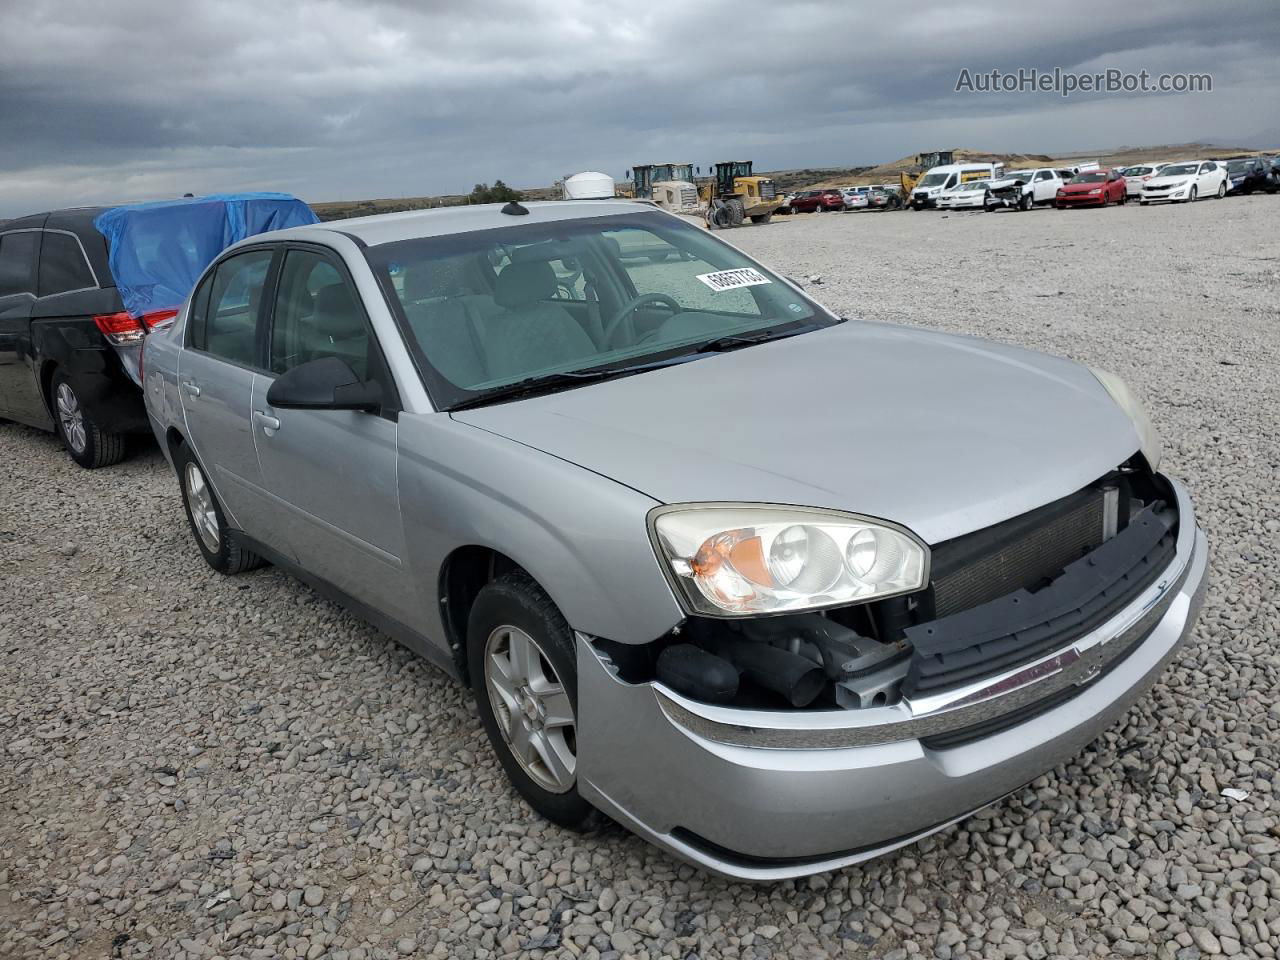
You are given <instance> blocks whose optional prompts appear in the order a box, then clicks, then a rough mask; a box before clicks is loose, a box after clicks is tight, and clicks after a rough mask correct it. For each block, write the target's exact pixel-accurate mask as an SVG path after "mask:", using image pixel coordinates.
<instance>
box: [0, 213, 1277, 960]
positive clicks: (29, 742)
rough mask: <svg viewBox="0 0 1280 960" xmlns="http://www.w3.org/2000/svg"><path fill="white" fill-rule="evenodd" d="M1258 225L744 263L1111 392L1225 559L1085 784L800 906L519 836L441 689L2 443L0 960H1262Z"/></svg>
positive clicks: (1096, 228)
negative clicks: (1200, 606) (1095, 371)
mask: <svg viewBox="0 0 1280 960" xmlns="http://www.w3.org/2000/svg"><path fill="white" fill-rule="evenodd" d="M1278 213H1280V197H1253V198H1245V199H1241V200H1231V201H1222V202H1217V201H1205V202H1201V203H1199V204H1196V205H1195V206H1191V207H1187V206H1182V207H1175V208H1158V209H1138V208H1137V207H1136V206H1135V207H1125V208H1118V209H1115V208H1113V209H1108V210H1102V211H1069V212H1061V213H1060V212H1056V211H1043V212H1040V211H1037V212H1034V213H1030V214H1015V213H1002V214H974V215H965V214H953V215H949V216H943V215H941V214H936V213H892V214H878V213H869V214H845V215H838V214H823V215H817V216H807V217H800V216H797V217H793V218H790V219H782V218H779V220H777V221H776V222H775V223H774V224H772V225H770V226H768V227H755V228H746V229H742V230H738V231H736V232H734V233H732V234H730V235H729V237H730V238H731V239H732V240H734V241H735V242H738V243H740V244H741V245H742V246H743V247H744V248H746V249H747V250H749V251H751V252H753V253H756V254H759V255H761V256H762V257H764V258H765V259H766V260H767V261H771V262H774V263H776V264H779V265H780V266H781V267H782V268H783V269H784V270H785V271H786V272H788V273H789V274H791V275H792V276H807V275H813V274H819V275H821V276H822V278H823V282H822V284H821V286H814V288H813V289H814V292H815V293H817V294H818V295H819V296H820V297H821V298H822V299H823V300H824V301H826V302H827V303H829V304H830V305H831V306H833V307H836V308H838V309H840V310H842V311H846V312H848V313H851V314H855V315H862V316H865V317H868V318H874V319H882V320H891V321H898V322H904V323H918V324H925V325H929V326H937V327H943V328H945V329H948V330H955V331H961V332H967V333H975V334H981V335H984V336H989V337H994V338H997V339H1002V340H1008V341H1013V342H1017V343H1022V344H1026V345H1029V346H1032V347H1038V348H1042V349H1044V350H1048V351H1052V352H1055V353H1062V354H1068V355H1070V356H1073V357H1076V358H1078V359H1080V360H1084V361H1087V362H1090V363H1094V364H1098V365H1102V366H1105V367H1107V368H1109V369H1111V370H1114V371H1116V372H1118V373H1120V374H1122V375H1123V376H1125V377H1126V378H1128V379H1129V381H1130V382H1131V383H1132V384H1133V385H1134V386H1135V387H1136V388H1137V390H1138V391H1139V392H1140V393H1141V394H1143V395H1144V396H1145V397H1146V398H1147V400H1148V401H1149V404H1150V406H1151V408H1152V412H1153V417H1154V419H1155V421H1156V422H1157V424H1158V426H1159V427H1160V428H1161V430H1162V432H1163V434H1164V436H1165V438H1166V448H1167V464H1168V469H1169V470H1170V471H1171V472H1173V473H1174V474H1176V475H1178V476H1180V477H1183V478H1185V479H1186V480H1187V481H1188V482H1189V484H1190V486H1191V488H1192V491H1193V494H1194V496H1195V498H1196V502H1197V505H1198V508H1199V512H1200V518H1201V522H1202V523H1203V524H1204V526H1205V528H1206V529H1207V531H1208V533H1209V537H1210V542H1211V545H1212V549H1213V560H1212V571H1213V575H1212V576H1213V582H1212V586H1211V588H1210V592H1209V597H1208V601H1207V603H1206V605H1205V609H1204V613H1203V616H1202V618H1201V621H1200V626H1199V629H1198V630H1197V632H1196V634H1195V637H1194V640H1193V641H1192V643H1191V644H1190V646H1189V649H1188V650H1187V652H1186V653H1185V654H1184V655H1183V656H1182V658H1181V659H1180V660H1179V661H1178V662H1177V663H1176V664H1175V665H1174V666H1173V667H1172V668H1171V669H1170V670H1169V672H1168V674H1167V676H1166V677H1165V678H1164V681H1163V682H1162V683H1161V684H1159V685H1158V686H1157V687H1156V689H1155V691H1154V692H1153V693H1152V695H1151V696H1149V697H1148V698H1146V699H1145V700H1144V701H1143V702H1142V703H1141V704H1140V705H1139V706H1137V707H1135V708H1134V709H1133V710H1132V711H1131V712H1130V713H1129V715H1128V716H1127V717H1126V718H1125V719H1124V721H1123V722H1121V723H1120V724H1118V725H1117V726H1116V727H1115V728H1114V729H1113V730H1111V731H1110V732H1109V733H1107V735H1106V736H1104V737H1102V738H1101V739H1099V740H1098V741H1096V742H1095V743H1093V744H1092V745H1091V746H1090V747H1089V748H1088V749H1087V750H1086V751H1085V752H1084V753H1083V754H1082V755H1081V756H1080V757H1079V758H1078V759H1077V760H1076V761H1075V762H1074V763H1072V764H1070V765H1068V766H1066V767H1063V768H1059V769H1057V770H1055V771H1053V772H1052V773H1050V774H1049V775H1047V776H1045V777H1042V778H1041V779H1039V780H1037V781H1036V782H1035V783H1033V784H1031V785H1030V786H1029V787H1027V788H1025V789H1023V790H1021V791H1019V792H1018V793H1017V794H1015V795H1014V796H1012V797H1010V798H1008V799H1007V800H1005V801H1003V802H1001V803H998V804H996V805H995V806H993V807H991V808H990V809H988V810H987V811H985V812H983V813H981V814H979V815H978V816H975V817H973V818H971V819H970V820H968V821H967V822H965V823H964V824H962V825H960V826H958V827H956V828H953V829H950V830H947V831H945V832H944V833H942V834H940V835H938V836H935V837H933V838H930V839H928V840H925V841H922V842H921V843H918V844H916V845H914V846H911V847H909V848H907V849H905V850H903V851H900V852H898V853H896V854H894V855H891V856H887V857H884V858H882V859H880V860H877V861H874V862H872V863H870V864H866V865H864V866H862V867H859V868H855V869H848V870H843V871H840V872H837V873H834V874H829V875H826V876H820V877H816V878H811V879H808V880H804V881H800V882H796V883H782V884H777V885H772V886H752V885H748V884H733V883H727V882H724V881H721V880H717V879H713V878H709V877H707V876H705V875H702V874H700V873H698V872H696V871H694V870H693V869H691V868H689V867H687V866H685V865H683V864H681V863H678V862H675V861H673V860H671V859H669V858H668V857H666V856H665V855H663V854H661V853H659V852H657V851H656V850H654V849H652V848H650V847H648V846H646V845H645V844H643V843H642V842H640V841H639V840H637V839H634V838H633V837H631V836H630V835H628V834H626V833H624V832H623V831H622V830H620V829H618V828H616V827H608V828H605V829H604V830H602V831H601V832H600V833H597V834H595V835H592V836H577V835H573V834H570V833H566V832H564V831H561V830H559V829H557V828H553V827H550V826H548V825H546V824H544V823H542V822H540V821H538V820H536V819H533V818H532V817H531V816H530V814H529V813H528V811H527V810H526V808H525V807H524V806H522V805H521V803H519V802H518V801H517V800H516V799H515V798H514V796H513V794H512V793H511V791H510V790H509V789H508V787H507V785H506V783H505V781H504V779H503V777H502V774H501V772H500V770H499V768H498V765H497V763H496V762H495V760H494V758H493V756H492V754H491V753H490V751H489V749H488V746H487V745H486V743H485V741H484V737H483V733H482V731H481V728H480V724H479V722H478V721H477V719H476V715H475V711H474V710H473V709H472V706H471V703H470V700H469V698H468V696H467V695H466V694H465V693H464V692H463V691H462V690H461V689H459V688H458V687H456V686H454V685H453V684H451V683H450V682H449V681H447V680H445V679H444V678H443V677H442V676H441V675H440V674H438V673H436V672H435V671H434V670H433V669H432V668H430V667H428V666H426V665H425V664H423V663H420V662H418V661H416V660H415V659H414V658H412V657H411V656H410V655H409V654H408V653H406V652H405V651H403V650H402V649H400V648H398V647H397V646H396V645H395V644H394V643H392V642H391V641H389V640H387V639H385V638H384V637H382V636H380V635H379V634H377V633H376V632H374V631H373V630H372V629H370V628H368V627H366V626H364V625H362V624H361V623H359V622H357V621H356V620H354V619H352V618H351V617H350V616H348V615H346V614H344V613H343V612H342V611H340V610H339V609H337V608H336V607H334V606H332V605H330V604H329V603H327V602H324V601H322V600H320V599H318V598H317V597H316V596H314V595H313V594H312V593H311V592H310V591H308V590H307V589H306V588H304V587H302V586H300V585H299V584H298V583H296V582H295V581H293V580H291V579H289V578H288V577H286V576H283V575H282V574H280V573H278V572H276V571H274V570H271V569H266V570H262V571H259V572H256V573H253V574H250V575H246V576H243V577H238V578H229V579H226V578H222V577H219V576H217V575H216V574H214V573H212V572H210V571H209V570H208V569H206V567H205V565H204V563H203V562H202V561H201V559H200V556H199V554H198V552H197V551H196V549H195V547H194V545H193V544H192V542H191V540H190V536H189V534H188V531H187V528H186V524H185V521H184V518H183V515H182V511H181V507H180V504H179V501H178V496H177V487H176V483H175V480H174V478H173V476H172V475H171V473H170V472H169V471H168V469H167V468H166V467H165V465H164V462H163V460H162V458H161V457H160V455H159V453H158V452H156V451H155V450H154V448H149V447H143V448H142V449H140V450H139V451H138V452H137V453H136V454H135V455H134V456H133V457H132V458H131V459H130V460H129V461H128V462H126V463H125V464H123V465H121V466H120V467H118V468H114V469H108V470H103V471H99V472H96V473H87V472H85V471H82V470H80V469H79V468H78V467H75V466H74V465H72V464H71V463H70V461H69V460H68V459H67V458H66V457H65V456H64V455H63V454H62V452H61V450H60V448H59V447H58V445H57V444H56V442H55V441H54V440H53V438H52V437H49V436H46V435H43V434H39V433H37V432H34V431H31V430H27V429H25V428H20V427H15V426H12V425H4V426H0V587H2V590H0V665H2V670H3V673H2V677H3V681H4V683H3V687H0V955H3V956H13V957H42V958H56V957H120V958H130V957H144V956H151V957H165V958H168V957H181V956H187V957H214V956H221V957H253V958H274V957H286V958H293V957H309V958H316V957H331V958H334V960H341V958H348V960H356V958H361V957H365V958H373V957H395V956H434V957H446V956H449V957H472V956H474V957H492V956H516V955H525V954H528V955H531V956H534V957H538V956H563V957H571V956H572V957H577V956H582V957H589V958H594V957H617V956H636V957H660V956H662V957H672V958H688V957H701V958H711V957H743V958H764V957H818V956H827V955H839V956H849V957H885V958H902V957H905V956H917V955H918V956H926V957H928V956H934V957H941V958H946V957H975V958H976V957H989V958H996V960H999V958H1002V957H1020V956H1027V957H1046V956H1081V955H1093V956H1156V957H1163V958H1170V957H1176V958H1195V957H1210V956H1218V955H1223V956H1231V957H1234V956H1241V957H1273V956H1275V955H1276V953H1277V948H1278V945H1280V876H1278V875H1277V872H1276V867H1277V852H1278V851H1280V839H1278V837H1280V826H1278V817H1277V810H1278V807H1280V804H1278V803H1277V797H1276V779H1275V778H1276V763H1277V742H1278V741H1280V736H1278V735H1277V734H1278V730H1280V706H1278V705H1277V704H1276V691H1277V690H1278V689H1280V669H1278V666H1277V656H1276V651H1275V648H1274V640H1275V637H1276V634H1277V632H1278V629H1280V607H1278V601H1277V595H1278V592H1280V591H1277V589H1276V588H1277V580H1278V579H1280V576H1278V571H1277V561H1276V558H1275V552H1276V551H1275V547H1276V545H1277V542H1278V541H1280V505H1278V501H1277V493H1276V487H1275V484H1276V476H1277V461H1278V460H1280V441H1278V439H1277V433H1278V432H1280V431H1278V430H1277V410H1278V409H1280V395H1278V389H1280V375H1278V374H1277V371H1278V370H1280V333H1278V332H1277V325H1278V323H1280V310H1278V304H1280V297H1278V294H1280V256H1278V255H1277V254H1278V248H1277V245H1276V240H1275V238H1276V229H1275V225H1276V223H1277V214H1278ZM1224 788H1236V789H1239V790H1242V791H1245V792H1247V793H1248V797H1247V798H1246V799H1242V800H1238V801H1237V800H1231V799H1228V798H1227V797H1225V796H1223V795H1222V791H1223V789H1224Z"/></svg>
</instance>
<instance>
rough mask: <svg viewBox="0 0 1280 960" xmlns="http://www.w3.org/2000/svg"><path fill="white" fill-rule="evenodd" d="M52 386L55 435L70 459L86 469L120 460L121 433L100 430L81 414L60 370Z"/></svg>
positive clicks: (80, 408) (85, 415)
mask: <svg viewBox="0 0 1280 960" xmlns="http://www.w3.org/2000/svg"><path fill="white" fill-rule="evenodd" d="M52 387H53V413H54V417H55V418H56V420H57V426H58V436H60V437H61V438H62V443H63V445H64V446H65V447H66V448H67V453H69V454H70V455H71V459H72V460H74V461H75V462H76V463H78V464H80V466H82V467H84V468H85V469H87V470H96V469H97V468H98V467H109V466H111V465H112V464H113V463H119V462H120V461H121V460H123V459H124V454H125V437H124V434H122V433H109V432H108V431H106V430H103V429H102V428H101V427H100V426H98V424H97V423H95V422H94V421H93V419H92V418H91V417H90V416H89V415H88V414H87V413H85V411H84V407H82V406H81V405H80V397H79V395H78V394H77V393H76V389H75V387H74V386H72V384H71V381H70V380H69V379H68V378H67V375H66V374H65V373H63V372H62V371H61V370H59V371H57V372H56V373H55V374H54V375H53V384H52Z"/></svg>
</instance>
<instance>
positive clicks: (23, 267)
mask: <svg viewBox="0 0 1280 960" xmlns="http://www.w3.org/2000/svg"><path fill="white" fill-rule="evenodd" d="M39 246H40V233H39V231H37V230H23V231H21V232H15V233H6V234H3V235H0V297H7V296H9V295H10V294H14V293H29V294H32V295H33V296H34V295H35V292H36V250H37V249H38V248H39Z"/></svg>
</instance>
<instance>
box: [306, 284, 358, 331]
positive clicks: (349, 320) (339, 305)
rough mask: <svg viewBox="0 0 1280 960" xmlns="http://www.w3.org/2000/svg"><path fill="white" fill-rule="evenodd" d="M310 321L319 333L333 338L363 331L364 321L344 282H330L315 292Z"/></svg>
mask: <svg viewBox="0 0 1280 960" xmlns="http://www.w3.org/2000/svg"><path fill="white" fill-rule="evenodd" d="M312 323H313V324H314V325H315V327H316V329H317V330H318V331H319V332H320V333H321V334H323V335H324V336H329V337H334V338H335V339H336V338H340V337H351V336H355V335H357V334H360V333H362V332H363V331H364V321H363V320H362V319H361V317H360V311H359V310H358V309H357V308H356V304H355V301H354V300H353V299H352V298H351V290H350V289H349V288H348V287H347V285H346V284H345V283H331V284H329V286H327V287H321V288H320V289H319V290H318V291H317V292H316V297H315V311H314V312H313V314H312Z"/></svg>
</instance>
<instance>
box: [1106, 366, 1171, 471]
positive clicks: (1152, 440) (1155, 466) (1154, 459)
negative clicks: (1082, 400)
mask: <svg viewBox="0 0 1280 960" xmlns="http://www.w3.org/2000/svg"><path fill="white" fill-rule="evenodd" d="M1089 369H1090V370H1091V371H1092V372H1093V375H1094V376H1095V377H1097V378H1098V382H1099V383H1101V384H1102V385H1103V387H1105V388H1106V391H1107V393H1109V394H1111V399H1112V400H1114V401H1115V402H1116V403H1117V404H1118V405H1119V407H1120V409H1121V410H1123V411H1124V412H1125V413H1127V414H1128V415H1129V419H1130V420H1132V421H1133V426H1134V428H1135V429H1136V430H1137V431H1138V448H1139V449H1140V450H1141V451H1142V455H1143V456H1144V457H1146V459H1147V463H1148V465H1150V467H1151V469H1152V470H1159V469H1160V460H1161V458H1162V457H1163V456H1164V450H1163V449H1162V448H1161V445H1160V434H1158V433H1156V428H1155V426H1154V425H1153V424H1152V423H1151V418H1150V417H1149V416H1147V410H1146V408H1145V407H1144V406H1143V405H1142V401H1140V400H1139V399H1138V398H1137V397H1136V396H1134V394H1133V391H1132V390H1130V389H1129V385H1128V384H1127V383H1125V382H1124V381H1123V380H1121V379H1120V378H1119V377H1117V376H1116V375H1115V374H1114V373H1109V372H1108V371H1106V370H1099V369H1097V368H1096V367H1090V368H1089Z"/></svg>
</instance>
